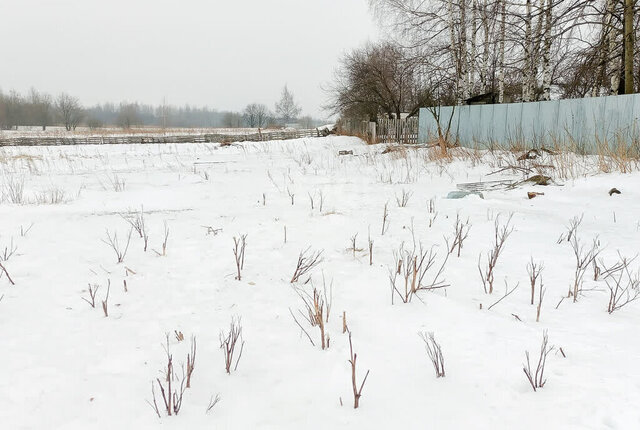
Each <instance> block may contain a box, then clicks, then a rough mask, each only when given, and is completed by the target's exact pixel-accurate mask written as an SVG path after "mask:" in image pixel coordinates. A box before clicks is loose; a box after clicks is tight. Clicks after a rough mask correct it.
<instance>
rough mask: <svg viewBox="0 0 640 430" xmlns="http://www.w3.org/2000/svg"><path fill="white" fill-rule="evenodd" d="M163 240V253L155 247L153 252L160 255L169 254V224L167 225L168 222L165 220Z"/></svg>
mask: <svg viewBox="0 0 640 430" xmlns="http://www.w3.org/2000/svg"><path fill="white" fill-rule="evenodd" d="M163 238H164V239H163V241H162V253H160V252H158V251H156V250H155V249H154V250H153V252H155V253H156V255H157V256H158V257H166V255H167V243H168V242H169V226H168V225H167V222H166V221H165V222H164V234H163Z"/></svg>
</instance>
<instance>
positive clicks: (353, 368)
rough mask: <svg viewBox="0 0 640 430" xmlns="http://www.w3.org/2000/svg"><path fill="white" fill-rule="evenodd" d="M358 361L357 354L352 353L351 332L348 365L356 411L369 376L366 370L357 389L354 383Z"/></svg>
mask: <svg viewBox="0 0 640 430" xmlns="http://www.w3.org/2000/svg"><path fill="white" fill-rule="evenodd" d="M357 359H358V354H356V353H354V352H353V344H352V343H351V332H349V363H350V364H351V386H352V388H353V408H354V409H358V406H360V397H362V389H363V388H364V384H365V382H367V377H368V376H369V370H367V374H366V375H364V379H363V380H362V384H360V388H358V384H357V383H356V360H357Z"/></svg>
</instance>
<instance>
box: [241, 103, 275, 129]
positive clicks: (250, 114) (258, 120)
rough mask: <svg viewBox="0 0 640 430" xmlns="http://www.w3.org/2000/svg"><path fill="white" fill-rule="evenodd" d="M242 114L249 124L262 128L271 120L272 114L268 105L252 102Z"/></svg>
mask: <svg viewBox="0 0 640 430" xmlns="http://www.w3.org/2000/svg"><path fill="white" fill-rule="evenodd" d="M242 116H243V118H244V122H245V124H246V125H247V126H249V127H251V128H254V127H258V128H262V127H265V126H266V125H267V123H268V122H269V118H270V117H271V114H270V113H269V108H268V107H267V106H265V105H263V104H260V103H251V104H249V105H247V107H245V108H244V112H243V113H242Z"/></svg>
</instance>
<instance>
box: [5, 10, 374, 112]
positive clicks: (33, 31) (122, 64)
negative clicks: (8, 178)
mask: <svg viewBox="0 0 640 430" xmlns="http://www.w3.org/2000/svg"><path fill="white" fill-rule="evenodd" d="M375 37H376V30H375V25H374V21H373V18H372V16H371V13H370V12H369V10H368V7H367V0H0V41H1V42H0V44H1V46H2V49H1V52H2V53H1V55H2V57H1V60H0V88H1V89H2V90H3V91H5V92H6V91H9V90H11V89H15V90H17V91H19V92H22V93H26V92H27V91H28V89H29V88H30V87H31V86H34V87H36V88H37V89H39V90H41V91H45V92H49V93H52V94H57V93H59V92H61V91H66V92H68V93H70V94H73V95H75V96H77V97H79V98H80V100H81V101H82V102H83V103H84V104H86V105H92V104H95V103H99V102H105V101H112V102H119V101H122V100H128V101H135V100H137V101H141V102H144V103H151V104H159V103H160V102H161V101H162V98H163V97H167V100H168V102H169V103H171V104H184V103H189V104H192V105H208V106H211V107H215V108H217V109H220V110H224V109H233V110H240V109H242V108H243V107H244V106H245V105H246V104H248V103H251V102H259V103H265V104H267V105H268V106H269V107H270V108H271V109H273V105H274V103H275V101H276V99H277V98H278V97H279V95H280V92H281V89H282V86H283V85H284V84H285V83H287V84H288V85H289V88H290V89H291V90H292V91H293V93H294V96H295V98H296V100H297V101H298V103H299V104H300V105H301V107H302V108H303V112H304V113H305V114H312V115H321V114H322V111H321V108H320V107H321V105H322V104H323V103H324V101H325V99H326V97H325V94H324V93H323V92H322V90H321V89H320V85H321V84H322V83H325V82H328V81H330V79H331V77H332V74H333V70H334V68H335V66H336V64H337V60H338V58H339V57H340V55H341V54H342V53H343V52H344V51H346V50H349V49H350V48H354V47H357V46H360V45H361V44H363V43H364V42H366V41H367V40H373V39H375Z"/></svg>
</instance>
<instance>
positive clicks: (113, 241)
mask: <svg viewBox="0 0 640 430" xmlns="http://www.w3.org/2000/svg"><path fill="white" fill-rule="evenodd" d="M106 232H107V239H106V240H105V239H102V242H103V243H105V244H107V245H109V247H111V249H113V252H115V254H116V257H117V259H118V264H120V263H122V262H123V261H124V257H125V256H126V255H127V251H128V250H129V243H130V242H131V233H133V228H131V229H130V230H129V235H128V236H127V243H126V245H125V246H124V249H123V248H122V246H121V245H120V242H118V233H117V232H116V233H113V236H111V233H109V230H108V229H107V230H106Z"/></svg>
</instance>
